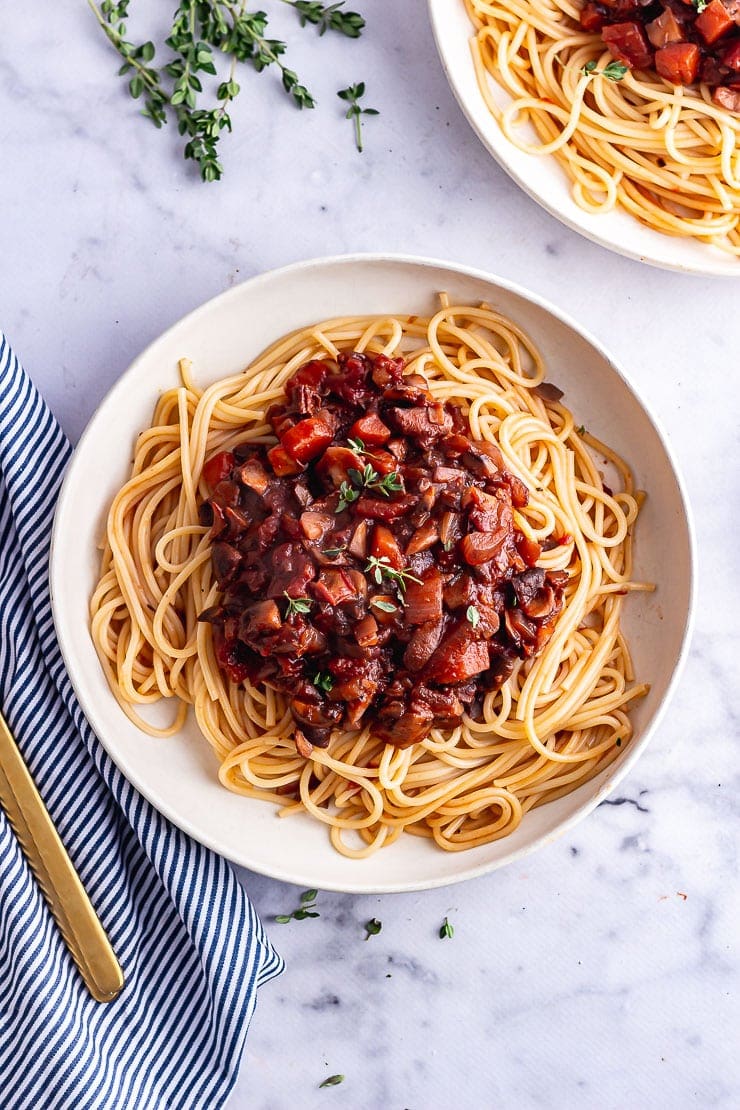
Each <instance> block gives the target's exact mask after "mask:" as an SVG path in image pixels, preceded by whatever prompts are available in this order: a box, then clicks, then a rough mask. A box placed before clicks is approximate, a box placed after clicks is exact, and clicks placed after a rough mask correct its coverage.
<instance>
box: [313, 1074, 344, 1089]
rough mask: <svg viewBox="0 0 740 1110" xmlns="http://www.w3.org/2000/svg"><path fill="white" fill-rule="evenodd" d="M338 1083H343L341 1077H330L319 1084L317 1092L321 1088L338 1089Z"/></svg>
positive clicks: (342, 1077)
mask: <svg viewBox="0 0 740 1110" xmlns="http://www.w3.org/2000/svg"><path fill="white" fill-rule="evenodd" d="M340 1083H344V1076H343V1075H330V1076H329V1078H328V1079H325V1080H324V1082H323V1083H319V1090H321V1088H322V1087H338V1086H339V1084H340Z"/></svg>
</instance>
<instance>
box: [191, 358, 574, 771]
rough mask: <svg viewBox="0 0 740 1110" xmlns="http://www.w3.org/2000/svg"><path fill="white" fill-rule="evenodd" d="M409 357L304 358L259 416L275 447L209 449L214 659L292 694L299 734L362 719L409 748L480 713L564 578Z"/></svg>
mask: <svg viewBox="0 0 740 1110" xmlns="http://www.w3.org/2000/svg"><path fill="white" fill-rule="evenodd" d="M427 385H428V383H427V382H426V380H425V379H424V378H422V377H420V376H419V375H413V374H412V375H405V374H404V361H403V359H400V358H398V359H392V358H387V357H386V356H384V355H365V354H357V353H354V352H345V353H342V354H340V356H339V359H338V361H337V362H333V361H329V360H326V361H313V362H309V363H307V364H306V365H305V366H303V367H301V369H299V370H298V371H297V372H296V373H295V374H294V375H293V377H292V378H291V379H290V380H289V381H288V382H287V384H286V387H285V393H286V400H285V403H284V404H280V405H275V406H273V407H272V408H271V409H270V410H269V412H268V414H267V419H268V421H269V423H270V424H271V426H272V428H273V430H274V432H275V436H276V437H277V440H278V442H277V444H275V446H266V445H263V444H256V443H254V442H244V443H243V444H241V445H240V446H238V447H237V448H236V449H235V450H234V451H233V452H221V453H220V454H217V455H215V456H214V457H212V458H210V459H209V460H208V461H207V462H206V465H205V468H204V477H205V480H206V482H207V483H208V485H209V488H210V490H211V496H210V498H209V499H208V500H207V501H206V502H204V504H203V505H202V509H201V513H202V520H203V522H204V523H206V524H208V525H210V527H211V536H212V539H213V556H212V558H213V569H214V574H215V577H216V579H217V581H218V585H219V588H220V591H221V598H220V601H219V604H218V605H217V606H215V607H214V608H212V609H210V610H209V611H208V612H206V613H203V614H202V616H201V619H202V620H206V621H209V622H210V624H211V626H212V629H213V637H214V645H215V653H216V658H217V660H218V663H219V666H220V667H221V668H222V669H223V670H224V671H225V673H226V674H227V675H228V677H229V678H230V679H231V680H232V681H233V682H237V683H238V682H242V681H243V680H244V679H247V678H249V679H250V680H251V681H252V682H254V683H266V684H268V685H270V686H272V687H273V688H274V689H277V690H280V691H282V692H283V693H284V694H286V695H287V696H288V698H289V701H290V706H291V709H292V713H293V716H294V717H295V720H296V722H297V723H298V726H299V728H298V732H297V743H298V745H299V749H300V750H302V751H303V752H304V754H307V752H308V751H310V745H320V746H324V745H326V744H327V743H328V741H329V738H330V735H331V733H332V730H334V729H359V728H361V727H363V726H364V725H366V724H371V725H372V728H373V731H374V732H375V734H376V735H378V736H380V737H382V738H383V739H385V740H387V741H389V742H390V743H392V744H396V745H399V746H405V745H409V744H413V743H416V742H418V741H420V740H422V739H423V738H424V737H425V736H427V734H428V733H429V731H430V729H431V728H432V727H435V726H437V727H441V728H452V727H454V726H455V725H457V724H458V723H459V722H460V721H461V719H462V716H463V713H465V712H469V713H473V714H475V713H476V712H478V711H479V710H480V704H481V700H482V697H483V696H484V695H485V693H486V691H489V690H493V689H496V688H498V687H499V686H500V685H501V684H502V683H503V682H504V681H505V680H506V679H507V677H508V676H509V675H510V673H511V670H512V668H513V665H514V663H515V661H516V660H517V659H519V658H527V657H529V656H532V655H534V654H536V653H537V652H539V651H541V649H542V648H543V646H544V645H545V644H546V643H547V641H548V639H549V637H550V636H551V634H552V630H553V626H554V623H555V620H556V618H557V616H558V614H559V612H560V610H561V609H562V606H563V590H564V587H565V583H566V582H567V577H568V576H567V574H566V573H565V572H562V571H555V572H553V571H548V572H546V571H544V570H542V569H540V568H538V567H536V565H535V564H536V562H537V560H538V558H539V556H540V554H541V551H540V547H539V545H538V544H536V543H534V542H532V541H531V540H529V539H527V538H526V537H525V536H524V535H523V534H522V532H521V531H519V530H518V529H517V527H516V523H515V518H514V509H515V508H522V507H523V506H524V505H526V504H527V501H528V496H529V494H528V490H527V488H526V487H525V486H524V485H523V483H522V482H521V481H520V480H519V479H518V478H516V477H515V476H514V475H512V474H510V473H508V472H507V470H506V468H505V466H504V462H503V459H502V456H501V453H500V451H499V450H498V448H497V447H496V446H494V445H493V444H491V443H488V442H481V441H476V440H473V439H471V437H470V429H469V425H468V421H467V419H466V418H465V415H464V414H463V412H462V410H461V409H460V408H459V407H458V406H456V405H453V404H451V403H449V402H439V401H436V400H435V399H434V397H433V396H432V394H431V392H430V391H429V389H428V387H427Z"/></svg>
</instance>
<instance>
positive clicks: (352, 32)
mask: <svg viewBox="0 0 740 1110" xmlns="http://www.w3.org/2000/svg"><path fill="white" fill-rule="evenodd" d="M283 3H284V4H290V6H291V8H295V10H296V11H297V12H298V15H299V17H300V20H301V27H305V26H306V24H307V23H313V24H314V25H315V26H317V27H318V29H319V34H320V35H323V34H324V33H325V32H326V31H339V32H340V34H342V35H346V36H347V38H350V39H358V38H359V37H360V35H361V34H362V31H363V29H364V27H365V20H364V19H363V18H362V16H361V15H358V13H357V12H346V11H345V12H343V11H341V9H342V8H343V7H344V0H339V3H337V4H322V3H320V0H283Z"/></svg>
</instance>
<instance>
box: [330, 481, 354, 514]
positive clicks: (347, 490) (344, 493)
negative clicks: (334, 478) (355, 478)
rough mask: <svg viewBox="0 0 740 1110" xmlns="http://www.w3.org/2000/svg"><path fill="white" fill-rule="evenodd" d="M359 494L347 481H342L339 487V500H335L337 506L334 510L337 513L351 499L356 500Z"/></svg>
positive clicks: (350, 502)
mask: <svg viewBox="0 0 740 1110" xmlns="http://www.w3.org/2000/svg"><path fill="white" fill-rule="evenodd" d="M359 496H360V494H359V492H358V490H356V489H353V488H352V486H351V485H350V484H349V482H342V484H341V486H340V487H339V500H338V501H337V507H336V509H335V510H334V511H335V512H337V513H341V512H343V511H344V509H346V508H347V506H348V505H351V504H352V502H353V501H356V500H357V498H358V497H359Z"/></svg>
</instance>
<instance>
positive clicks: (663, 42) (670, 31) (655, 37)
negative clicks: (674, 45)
mask: <svg viewBox="0 0 740 1110" xmlns="http://www.w3.org/2000/svg"><path fill="white" fill-rule="evenodd" d="M645 30H646V31H647V36H648V38H649V39H650V42H651V43H652V44H653V46H654V47H655V48H656V49H658V50H659V49H660V48H661V47H662V46H667V45H668V43H670V42H683V41H684V39H685V38H686V36H685V35H684V33H683V28H682V27H681V24H680V23H679V22H678V20H677V19H676V17H675V15H674V14H673V12H672V11H671V9H670V8H664V9H663V11H662V12H661V13H660V15H659V16H658V18H657V19H654V20H653V21H652V23H648V25H647V27H646V28H645Z"/></svg>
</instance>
